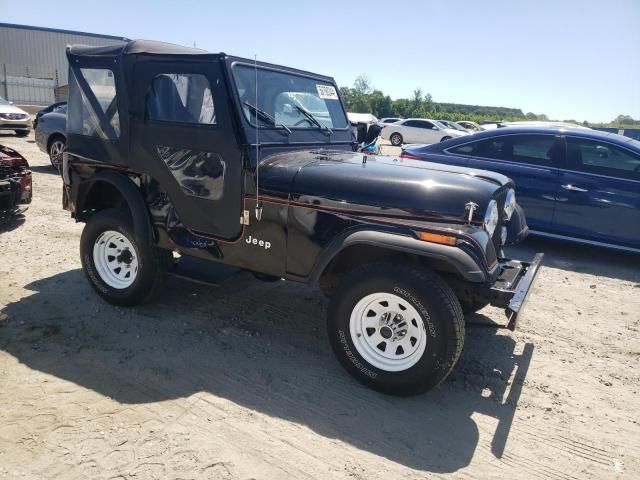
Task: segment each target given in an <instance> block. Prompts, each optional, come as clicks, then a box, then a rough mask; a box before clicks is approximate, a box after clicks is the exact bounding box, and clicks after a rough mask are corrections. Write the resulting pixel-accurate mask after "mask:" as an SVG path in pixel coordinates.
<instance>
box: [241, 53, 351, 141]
mask: <svg viewBox="0 0 640 480" xmlns="http://www.w3.org/2000/svg"><path fill="white" fill-rule="evenodd" d="M257 73H258V101H257V105H256V90H255V84H256V69H255V67H253V66H247V65H236V66H235V67H233V77H234V80H235V83H236V88H237V89H238V95H239V97H240V104H241V105H242V110H243V112H244V115H245V117H246V119H247V120H248V121H249V122H251V123H253V124H255V123H256V122H260V126H272V127H273V126H275V127H288V128H291V129H300V128H301V129H327V128H329V129H332V128H346V127H347V118H346V115H345V113H344V110H343V108H342V104H341V103H340V99H339V97H338V93H337V91H336V89H335V87H334V86H333V85H332V84H330V83H327V82H323V81H321V80H318V79H314V78H308V77H303V76H299V75H295V74H293V73H286V72H276V71H273V70H267V69H264V68H260V67H258V69H257ZM265 114H266V115H265ZM269 117H271V119H272V121H270V120H269Z"/></svg>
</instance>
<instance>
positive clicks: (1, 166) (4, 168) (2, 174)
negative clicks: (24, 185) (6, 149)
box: [0, 160, 13, 180]
mask: <svg viewBox="0 0 640 480" xmlns="http://www.w3.org/2000/svg"><path fill="white" fill-rule="evenodd" d="M12 173H13V169H12V168H11V167H10V166H9V165H6V164H5V163H3V162H2V160H0V180H3V179H5V178H9V177H10V176H11V174H12Z"/></svg>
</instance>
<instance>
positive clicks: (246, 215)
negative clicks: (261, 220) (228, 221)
mask: <svg viewBox="0 0 640 480" xmlns="http://www.w3.org/2000/svg"><path fill="white" fill-rule="evenodd" d="M240 225H249V210H243V211H242V216H241V217H240Z"/></svg>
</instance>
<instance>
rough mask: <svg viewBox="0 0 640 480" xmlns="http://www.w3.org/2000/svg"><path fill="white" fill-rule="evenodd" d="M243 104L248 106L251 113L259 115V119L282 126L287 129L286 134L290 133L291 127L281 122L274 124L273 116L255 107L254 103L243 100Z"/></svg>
mask: <svg viewBox="0 0 640 480" xmlns="http://www.w3.org/2000/svg"><path fill="white" fill-rule="evenodd" d="M244 104H245V105H246V106H247V107H249V108H250V109H251V110H253V114H254V115H255V116H256V117H259V118H260V119H262V120H263V121H264V122H265V123H268V124H269V125H271V126H273V127H276V128H283V129H285V130H286V131H287V135H291V129H290V128H289V127H287V126H286V125H283V124H276V119H275V118H273V117H272V116H271V115H270V114H268V113H267V112H265V111H264V110H260V109H259V108H258V107H256V106H255V105H252V104H250V103H249V102H244Z"/></svg>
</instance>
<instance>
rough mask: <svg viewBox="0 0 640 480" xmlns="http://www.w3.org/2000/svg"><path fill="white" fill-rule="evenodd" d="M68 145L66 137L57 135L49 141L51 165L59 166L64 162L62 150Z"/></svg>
mask: <svg viewBox="0 0 640 480" xmlns="http://www.w3.org/2000/svg"><path fill="white" fill-rule="evenodd" d="M65 145H66V140H65V138H64V137H61V136H60V137H55V138H53V139H52V140H51V141H50V142H49V161H50V162H51V165H53V166H54V167H56V168H58V165H60V163H62V152H64V148H65Z"/></svg>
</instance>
